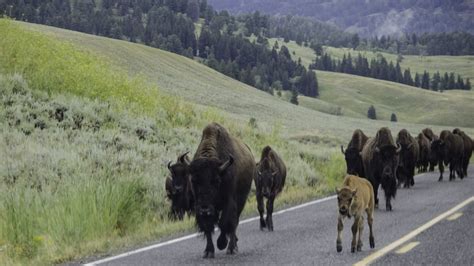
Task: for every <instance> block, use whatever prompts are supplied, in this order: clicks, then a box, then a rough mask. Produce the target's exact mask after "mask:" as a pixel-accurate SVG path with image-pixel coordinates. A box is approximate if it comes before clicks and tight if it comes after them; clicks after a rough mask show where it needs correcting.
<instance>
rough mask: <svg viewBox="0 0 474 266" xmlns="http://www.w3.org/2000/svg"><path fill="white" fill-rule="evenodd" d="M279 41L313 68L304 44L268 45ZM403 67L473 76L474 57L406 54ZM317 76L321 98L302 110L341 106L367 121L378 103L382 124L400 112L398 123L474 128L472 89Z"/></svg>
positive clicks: (309, 101) (328, 49)
mask: <svg viewBox="0 0 474 266" xmlns="http://www.w3.org/2000/svg"><path fill="white" fill-rule="evenodd" d="M275 41H278V42H279V43H280V44H284V45H286V46H287V47H288V49H289V50H290V53H291V54H292V56H293V57H294V59H297V58H301V62H302V63H303V64H304V65H309V64H310V63H311V62H312V60H313V58H314V57H315V55H314V52H313V50H312V49H310V48H309V47H303V46H299V45H297V44H296V43H295V42H293V41H290V42H289V43H283V40H282V39H271V40H270V42H269V44H270V45H273V43H274V42H275ZM325 51H326V52H328V53H329V54H331V56H334V57H336V58H342V56H343V54H344V53H346V54H347V53H348V52H349V51H350V52H351V54H353V55H355V54H357V53H358V52H359V51H354V50H350V49H345V48H334V47H325ZM293 52H294V54H293ZM362 53H363V54H365V55H366V56H368V57H369V58H370V57H371V56H376V55H375V54H373V53H369V52H362ZM383 55H384V56H385V57H386V58H387V59H388V60H396V56H395V55H392V54H387V53H384V54H383ZM401 65H402V68H404V67H409V68H410V69H412V70H415V71H419V72H421V71H423V69H426V70H428V71H430V72H431V73H433V72H434V71H435V70H440V71H455V72H456V73H459V74H461V75H462V76H463V77H468V78H469V77H474V56H425V57H419V56H405V59H404V60H403V62H402V64H401ZM412 73H413V72H412ZM317 74H318V81H319V84H320V99H312V98H307V97H304V100H303V101H302V102H301V104H302V105H303V106H307V107H309V108H311V109H315V110H319V111H323V112H327V113H332V112H334V110H335V107H334V106H333V107H330V108H323V107H322V106H321V104H318V103H319V102H321V100H322V101H324V102H326V103H329V104H332V105H335V106H339V107H340V108H341V109H342V115H344V116H350V117H357V118H363V117H366V115H367V109H368V106H370V105H374V106H375V107H376V110H377V115H378V119H382V120H389V119H390V115H391V114H392V113H395V114H396V115H397V117H398V120H399V121H406V122H411V123H422V124H437V125H464V126H469V127H472V126H473V125H474V118H472V113H473V112H474V107H473V105H472V101H473V97H474V92H472V91H456V90H453V91H451V90H450V91H445V92H443V93H438V92H432V91H427V90H422V89H418V88H415V87H411V86H406V85H403V84H399V83H394V82H388V81H383V80H377V79H372V78H366V77H360V76H355V75H348V74H343V73H334V72H326V71H319V70H318V71H317ZM327 110H328V111H327ZM414 114H416V115H414ZM448 121H449V122H448Z"/></svg>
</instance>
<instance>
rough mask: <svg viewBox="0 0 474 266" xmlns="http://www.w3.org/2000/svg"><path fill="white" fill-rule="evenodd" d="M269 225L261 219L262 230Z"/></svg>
mask: <svg viewBox="0 0 474 266" xmlns="http://www.w3.org/2000/svg"><path fill="white" fill-rule="evenodd" d="M265 227H267V224H266V223H265V221H264V220H260V230H263V228H265Z"/></svg>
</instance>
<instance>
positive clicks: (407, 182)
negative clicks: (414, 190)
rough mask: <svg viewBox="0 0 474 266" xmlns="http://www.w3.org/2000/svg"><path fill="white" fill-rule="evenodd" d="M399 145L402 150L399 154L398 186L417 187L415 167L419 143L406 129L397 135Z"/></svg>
mask: <svg viewBox="0 0 474 266" xmlns="http://www.w3.org/2000/svg"><path fill="white" fill-rule="evenodd" d="M397 144H399V145H400V147H401V148H402V149H401V151H400V154H399V160H398V169H397V179H398V186H399V187H400V185H401V183H404V185H403V186H404V187H405V188H409V187H410V186H413V185H415V179H414V178H413V177H414V176H415V166H416V162H417V161H418V156H419V147H418V142H417V141H416V140H415V138H413V137H412V136H411V135H410V133H409V132H408V131H407V130H406V129H402V130H400V132H398V135H397Z"/></svg>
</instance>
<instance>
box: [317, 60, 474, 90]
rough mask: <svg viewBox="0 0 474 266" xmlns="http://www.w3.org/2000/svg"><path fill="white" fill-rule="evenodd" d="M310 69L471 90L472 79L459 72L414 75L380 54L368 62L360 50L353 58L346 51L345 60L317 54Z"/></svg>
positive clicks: (444, 88)
mask: <svg viewBox="0 0 474 266" xmlns="http://www.w3.org/2000/svg"><path fill="white" fill-rule="evenodd" d="M309 68H310V69H317V70H324V71H332V72H340V73H346V74H352V75H358V76H364V77H371V78H375V79H381V80H388V81H393V82H397V83H402V84H405V85H408V86H414V87H419V88H422V89H427V90H428V89H429V90H433V91H444V90H453V89H458V90H471V82H470V80H469V78H467V79H466V80H464V79H462V78H461V76H460V75H457V77H456V75H455V73H454V72H451V73H448V72H446V73H444V75H441V74H440V73H439V72H436V73H434V74H433V75H432V76H430V73H429V72H427V71H424V72H423V73H422V74H419V73H415V76H414V77H413V76H412V74H411V71H410V68H407V69H405V70H404V71H402V69H401V67H400V63H399V62H396V64H394V63H393V62H392V61H390V62H388V61H387V59H386V58H385V57H384V56H383V55H381V54H378V55H377V57H376V58H372V59H371V60H370V63H369V60H368V59H367V57H364V56H362V55H361V54H360V53H359V54H358V55H357V57H355V58H352V56H351V54H350V53H349V54H348V55H346V54H344V55H343V58H342V60H340V59H334V58H332V57H331V56H330V55H329V54H327V53H324V54H323V55H322V56H318V57H316V60H315V61H314V63H313V64H311V65H310V66H309Z"/></svg>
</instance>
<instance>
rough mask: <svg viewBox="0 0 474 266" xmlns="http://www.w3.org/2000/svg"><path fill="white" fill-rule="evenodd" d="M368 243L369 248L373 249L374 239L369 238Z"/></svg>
mask: <svg viewBox="0 0 474 266" xmlns="http://www.w3.org/2000/svg"><path fill="white" fill-rule="evenodd" d="M369 241H370V248H375V240H374V237H369Z"/></svg>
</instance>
